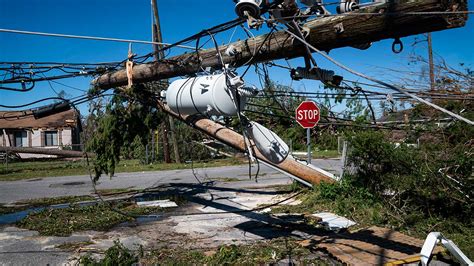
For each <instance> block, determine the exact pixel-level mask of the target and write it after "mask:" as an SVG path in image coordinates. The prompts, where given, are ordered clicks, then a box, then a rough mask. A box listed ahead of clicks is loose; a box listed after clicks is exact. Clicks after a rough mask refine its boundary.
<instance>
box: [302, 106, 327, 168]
mask: <svg viewBox="0 0 474 266" xmlns="http://www.w3.org/2000/svg"><path fill="white" fill-rule="evenodd" d="M320 118H321V114H320V111H319V107H318V106H317V105H316V104H315V103H314V102H313V101H304V102H302V103H301V104H300V105H299V106H298V108H296V121H297V122H298V124H300V125H301V126H302V127H303V128H306V145H307V146H308V163H309V164H311V129H312V128H314V127H315V126H316V125H317V124H318V122H319V119H320Z"/></svg>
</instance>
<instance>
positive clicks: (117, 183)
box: [0, 159, 341, 204]
mask: <svg viewBox="0 0 474 266" xmlns="http://www.w3.org/2000/svg"><path fill="white" fill-rule="evenodd" d="M313 165H315V166H317V167H320V168H322V169H323V170H326V171H329V172H332V173H339V171H340V168H341V161H340V160H339V159H317V160H313ZM194 171H195V173H196V177H197V178H198V179H199V180H200V181H201V182H206V181H219V179H222V180H223V179H226V178H233V179H239V180H240V181H242V182H229V186H230V187H233V186H240V187H243V186H245V187H249V186H268V185H276V184H285V183H287V182H288V180H289V178H288V177H287V176H285V175H283V174H281V173H280V172H278V171H276V170H273V169H271V168H269V167H267V166H265V165H262V164H260V174H259V178H258V183H256V182H255V180H254V179H253V178H252V180H250V179H249V175H248V166H247V165H233V166H223V167H212V168H204V169H202V168H201V169H194ZM256 171H257V167H256V166H255V165H254V166H253V167H252V175H255V173H256ZM196 177H195V176H194V175H193V171H192V170H191V169H183V170H169V171H154V172H135V173H118V174H116V176H114V177H113V178H112V179H110V178H109V177H108V176H105V175H104V176H102V177H101V178H100V180H99V182H98V185H97V189H126V188H129V189H144V188H148V187H153V186H159V185H162V184H173V183H187V184H188V183H198V180H197V179H196ZM235 183H238V185H237V184H235ZM93 192H94V191H93V188H92V185H91V180H90V177H89V176H88V175H82V176H63V177H47V178H33V179H27V180H19V181H4V182H0V204H8V203H14V202H17V201H20V200H26V199H38V198H53V197H61V196H82V195H92V194H93Z"/></svg>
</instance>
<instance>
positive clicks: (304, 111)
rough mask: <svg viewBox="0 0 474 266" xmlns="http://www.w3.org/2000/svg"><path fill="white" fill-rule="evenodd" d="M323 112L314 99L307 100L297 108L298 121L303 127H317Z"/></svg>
mask: <svg viewBox="0 0 474 266" xmlns="http://www.w3.org/2000/svg"><path fill="white" fill-rule="evenodd" d="M320 117H321V114H320V113H319V107H318V106H317V105H316V104H315V103H314V102H312V101H305V102H302V103H301V104H300V106H298V108H296V121H297V122H298V123H299V124H300V125H301V126H302V127H303V128H313V127H315V126H316V125H317V124H318V122H319V119H320Z"/></svg>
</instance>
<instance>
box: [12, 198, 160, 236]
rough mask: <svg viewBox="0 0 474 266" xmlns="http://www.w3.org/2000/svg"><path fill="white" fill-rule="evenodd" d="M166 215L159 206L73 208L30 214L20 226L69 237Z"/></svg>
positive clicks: (96, 205)
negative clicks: (150, 215) (82, 232)
mask: <svg viewBox="0 0 474 266" xmlns="http://www.w3.org/2000/svg"><path fill="white" fill-rule="evenodd" d="M160 212H163V209H162V208H159V207H138V206H137V205H136V204H133V203H126V202H121V203H111V205H109V204H104V203H99V204H94V205H92V206H80V205H73V206H71V207H69V208H63V209H45V210H43V211H40V212H34V213H31V214H29V215H28V216H27V217H26V218H24V219H23V220H21V221H19V222H18V223H17V226H19V227H20V228H25V229H29V230H34V231H38V232H39V233H40V235H46V236H69V235H71V234H72V233H74V232H77V231H87V230H96V231H107V230H109V229H110V228H113V227H114V226H116V225H118V224H120V223H123V222H133V221H134V217H137V216H140V215H149V214H156V213H160Z"/></svg>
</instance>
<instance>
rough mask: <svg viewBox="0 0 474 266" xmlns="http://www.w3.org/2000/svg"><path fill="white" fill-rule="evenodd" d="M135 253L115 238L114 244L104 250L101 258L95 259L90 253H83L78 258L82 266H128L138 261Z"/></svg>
mask: <svg viewBox="0 0 474 266" xmlns="http://www.w3.org/2000/svg"><path fill="white" fill-rule="evenodd" d="M135 253H136V252H133V251H131V250H129V249H127V248H126V247H125V246H124V245H123V244H122V243H120V241H119V240H115V241H114V245H113V246H112V247H110V248H109V249H107V251H106V252H105V256H104V258H103V259H101V260H95V259H94V258H92V257H91V256H90V255H85V256H82V257H81V258H80V259H79V263H80V264H81V265H84V266H96V265H107V266H115V265H118V266H130V265H135V264H136V263H138V261H139V257H138V255H137V254H135Z"/></svg>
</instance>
